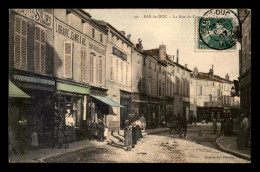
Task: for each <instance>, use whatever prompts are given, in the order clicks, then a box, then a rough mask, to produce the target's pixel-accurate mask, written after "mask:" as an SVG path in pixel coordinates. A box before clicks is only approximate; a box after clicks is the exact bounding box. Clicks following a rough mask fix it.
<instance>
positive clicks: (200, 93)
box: [199, 85, 202, 95]
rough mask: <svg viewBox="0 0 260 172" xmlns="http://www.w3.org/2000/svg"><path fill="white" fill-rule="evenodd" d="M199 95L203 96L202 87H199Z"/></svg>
mask: <svg viewBox="0 0 260 172" xmlns="http://www.w3.org/2000/svg"><path fill="white" fill-rule="evenodd" d="M199 95H202V86H201V85H200V86H199Z"/></svg>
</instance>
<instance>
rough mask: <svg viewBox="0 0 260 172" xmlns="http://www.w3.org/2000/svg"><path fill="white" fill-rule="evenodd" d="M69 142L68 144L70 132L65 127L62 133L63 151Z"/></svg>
mask: <svg viewBox="0 0 260 172" xmlns="http://www.w3.org/2000/svg"><path fill="white" fill-rule="evenodd" d="M69 142H70V131H69V127H68V126H66V128H65V131H64V144H65V149H67V148H69Z"/></svg>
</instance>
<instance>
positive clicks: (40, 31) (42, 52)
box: [34, 25, 46, 73]
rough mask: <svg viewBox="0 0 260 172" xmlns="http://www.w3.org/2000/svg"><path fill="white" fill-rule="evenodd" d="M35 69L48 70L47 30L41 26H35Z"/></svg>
mask: <svg viewBox="0 0 260 172" xmlns="http://www.w3.org/2000/svg"><path fill="white" fill-rule="evenodd" d="M34 70H35V71H36V72H41V73H45V72H46V30H45V29H44V28H42V27H41V26H38V25H36V26H35V36H34Z"/></svg>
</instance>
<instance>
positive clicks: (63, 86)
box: [57, 82, 89, 94]
mask: <svg viewBox="0 0 260 172" xmlns="http://www.w3.org/2000/svg"><path fill="white" fill-rule="evenodd" d="M57 90H61V91H67V92H72V93H79V94H89V88H85V87H81V86H77V85H72V84H67V83H61V82H57Z"/></svg>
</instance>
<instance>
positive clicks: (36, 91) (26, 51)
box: [8, 8, 251, 163]
mask: <svg viewBox="0 0 260 172" xmlns="http://www.w3.org/2000/svg"><path fill="white" fill-rule="evenodd" d="M8 78H9V82H8V88H9V90H8V91H9V94H8V95H9V96H8V133H9V135H8V143H9V147H8V152H9V156H8V160H9V162H10V163H18V162H19V163H20V162H23V163H43V162H45V163H46V162H47V163H251V10H250V9H85V8H81V9H28V8H27V9H21V8H19V9H9V76H8Z"/></svg>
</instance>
